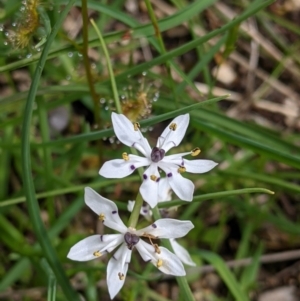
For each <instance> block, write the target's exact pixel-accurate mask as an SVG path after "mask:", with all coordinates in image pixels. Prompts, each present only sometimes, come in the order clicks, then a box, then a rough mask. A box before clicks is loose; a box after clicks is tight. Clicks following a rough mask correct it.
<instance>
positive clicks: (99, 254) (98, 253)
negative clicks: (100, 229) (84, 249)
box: [93, 251, 102, 257]
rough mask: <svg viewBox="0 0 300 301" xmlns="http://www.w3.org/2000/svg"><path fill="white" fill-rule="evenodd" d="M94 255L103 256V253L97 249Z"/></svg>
mask: <svg viewBox="0 0 300 301" xmlns="http://www.w3.org/2000/svg"><path fill="white" fill-rule="evenodd" d="M93 255H94V256H96V257H100V256H102V254H101V253H100V252H99V251H95V252H94V253H93Z"/></svg>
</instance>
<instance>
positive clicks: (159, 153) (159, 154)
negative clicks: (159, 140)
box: [151, 146, 165, 163]
mask: <svg viewBox="0 0 300 301" xmlns="http://www.w3.org/2000/svg"><path fill="white" fill-rule="evenodd" d="M164 156H165V151H164V150H163V149H162V148H158V147H156V146H154V147H153V149H152V152H151V160H152V162H155V163H156V162H159V161H160V160H162V159H163V158H164Z"/></svg>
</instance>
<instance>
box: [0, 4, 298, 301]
mask: <svg viewBox="0 0 300 301" xmlns="http://www.w3.org/2000/svg"><path fill="white" fill-rule="evenodd" d="M8 2H9V3H7V4H5V5H4V8H3V9H1V10H0V23H1V28H2V24H3V26H4V31H3V33H4V32H6V30H7V32H8V33H9V36H10V35H11V34H12V33H11V31H8V29H12V28H13V26H12V23H13V22H14V20H17V18H18V16H20V14H21V15H22V12H20V11H19V9H20V7H19V6H18V3H17V2H18V1H8ZM124 3H125V1H121V0H118V1H113V3H112V4H110V3H108V1H88V2H87V6H88V9H89V10H90V11H92V12H93V14H92V17H93V19H94V21H95V26H96V28H97V30H95V28H94V27H93V26H92V25H91V23H90V22H89V20H88V19H87V18H84V19H83V20H84V22H85V24H84V25H85V26H87V27H88V40H87V42H84V39H82V36H81V34H80V28H79V34H77V35H76V36H75V37H73V38H70V37H69V36H68V33H67V32H66V31H65V30H64V27H63V26H67V25H68V23H66V20H67V17H68V18H71V19H72V18H73V19H72V20H73V21H74V14H75V15H76V14H80V12H81V10H80V8H81V2H80V1H75V0H74V1H53V2H51V4H50V2H49V3H47V1H46V3H45V4H43V5H42V7H39V10H40V11H38V13H39V14H40V17H41V19H40V22H39V26H40V28H39V29H38V30H37V32H35V36H34V39H33V40H32V41H31V42H30V43H29V46H28V47H27V48H25V49H23V50H22V49H16V48H14V47H13V46H12V45H11V44H8V45H6V44H7V36H6V35H5V34H3V35H1V36H0V83H1V86H0V89H3V90H2V91H1V90H0V94H1V93H3V96H1V99H0V120H1V123H0V166H1V168H0V183H1V189H0V231H1V233H2V234H1V255H0V259H1V260H0V279H1V280H0V299H1V300H2V298H3V300H11V299H12V298H13V294H14V293H21V294H23V295H22V297H24V300H35V298H34V296H33V295H31V294H30V289H33V288H35V289H36V290H37V291H38V292H39V293H40V298H41V299H40V300H49V301H50V300H51V301H52V300H72V301H73V300H74V301H75V300H80V295H83V296H84V297H85V298H86V300H91V301H92V300H100V299H101V300H109V299H108V298H109V297H108V292H107V288H106V284H103V283H104V280H105V279H106V278H105V277H106V276H105V271H106V265H107V259H103V260H98V261H93V262H88V263H84V264H83V263H79V262H73V261H70V260H68V259H67V258H66V255H67V253H68V251H69V249H70V247H71V246H73V245H74V244H75V243H76V242H78V241H79V240H80V239H82V238H84V237H86V236H88V235H90V233H91V232H93V231H98V230H99V224H98V226H97V217H96V216H95V215H93V213H92V212H89V210H88V208H86V206H85V204H84V201H83V191H84V187H86V186H89V187H93V188H94V189H96V190H97V191H98V192H99V193H100V194H101V195H104V196H105V197H107V198H109V199H112V200H114V201H116V203H117V205H118V207H119V209H120V215H121V217H122V218H123V220H124V221H127V220H128V218H129V216H130V214H129V212H127V201H128V200H134V199H136V197H137V193H138V189H139V185H140V183H141V180H140V177H139V176H138V174H137V173H134V174H133V175H132V176H129V177H127V178H124V179H111V180H110V179H105V178H103V177H100V176H99V175H98V171H99V168H100V167H101V165H102V164H103V162H104V161H106V160H110V159H116V158H121V155H122V153H123V152H131V150H130V149H129V148H128V147H126V146H123V145H121V144H119V143H117V142H116V140H115V139H112V140H111V137H113V129H112V128H111V121H110V113H111V111H118V112H120V111H123V112H126V111H128V108H129V107H130V108H131V111H130V112H131V113H135V112H136V111H137V110H141V109H143V106H144V104H145V102H146V103H147V105H148V106H149V111H151V114H146V115H147V116H146V118H144V119H140V120H139V123H140V125H141V127H142V128H148V131H147V132H145V133H144V135H145V136H146V137H147V138H149V141H150V144H151V145H154V143H155V141H156V139H157V137H158V136H159V134H160V132H161V131H162V130H163V128H164V126H165V124H166V121H167V120H169V119H171V118H174V117H176V116H178V115H180V114H184V113H189V114H190V117H191V121H190V124H189V127H188V130H187V134H186V136H185V137H184V139H183V141H182V143H181V144H180V146H178V147H177V149H176V150H175V149H174V152H175V151H176V152H177V151H178V152H185V151H190V150H191V149H193V148H194V147H199V148H200V149H201V154H200V155H199V158H201V159H210V160H214V161H216V162H218V163H219V165H218V167H216V168H215V169H214V170H212V171H210V172H209V173H206V174H203V175H194V174H193V175H192V174H186V175H185V176H186V177H188V178H190V179H191V180H192V181H193V182H194V183H195V187H196V188H195V193H194V200H193V202H191V203H187V202H183V201H180V200H177V199H176V196H173V200H172V201H171V202H165V203H161V204H160V205H159V207H160V208H167V207H173V206H178V209H177V211H176V213H175V217H176V218H178V219H182V220H191V221H192V222H193V223H194V225H195V228H194V229H193V230H192V231H191V232H190V233H189V234H188V236H187V237H185V238H182V239H181V242H182V244H183V245H184V246H186V247H187V248H188V250H189V252H190V254H191V256H192V258H193V260H194V261H195V262H196V263H197V264H198V266H201V265H202V264H203V263H204V262H205V263H209V264H210V265H212V267H213V268H214V269H215V271H216V273H217V274H218V275H219V279H220V283H221V285H220V287H219V289H216V290H211V291H210V292H209V294H210V295H209V298H211V300H238V301H244V300H245V301H246V300H250V297H249V296H250V295H251V294H252V293H253V292H259V291H260V289H261V287H259V285H258V282H257V279H258V274H259V272H260V269H261V266H260V261H259V259H260V256H261V255H263V254H264V255H265V254H268V253H271V252H272V248H271V247H270V245H271V242H269V241H268V240H265V241H264V239H263V238H264V236H263V234H262V233H264V231H266V232H267V234H268V235H269V236H272V235H275V236H276V235H279V234H280V235H282V236H280V237H284V238H285V240H284V242H283V243H282V244H281V245H280V246H277V248H278V251H284V250H290V249H294V248H297V245H299V243H300V241H299V238H298V236H299V233H300V226H299V218H298V216H299V214H298V213H299V209H300V208H299V205H298V203H299V197H300V188H299V178H300V174H299V171H298V170H299V167H300V155H299V151H298V149H299V128H298V127H297V122H294V123H293V122H290V123H288V122H287V117H286V119H284V118H283V117H282V118H281V119H280V121H279V122H278V124H277V121H274V118H275V117H276V116H275V117H274V114H273V115H272V114H271V113H270V112H271V111H270V112H268V114H267V113H266V114H264V112H261V111H259V110H256V107H255V105H256V103H255V101H257V100H255V101H254V100H253V101H252V100H251V95H250V96H249V95H246V92H245V86H244V84H243V83H244V82H245V81H246V78H247V72H246V71H245V70H243V68H242V67H241V66H237V67H236V65H234V66H235V67H236V70H235V71H236V73H237V74H239V76H240V77H242V76H243V77H242V78H238V79H236V84H232V86H228V87H227V86H226V85H223V86H222V84H220V82H219V81H218V80H217V79H216V78H215V77H214V75H213V73H212V69H213V67H214V66H216V65H218V62H219V63H220V61H222V60H223V61H224V62H229V63H232V62H233V61H232V58H231V56H230V54H231V53H232V52H234V51H236V52H239V53H240V54H243V55H245V56H246V57H247V58H248V57H249V55H250V54H251V53H250V54H249V53H248V50H249V49H250V50H251V47H250V44H251V41H252V40H251V37H249V36H248V35H247V34H246V33H242V31H241V29H240V25H241V24H242V22H244V21H246V20H249V19H250V20H252V21H253V20H256V21H257V26H258V30H260V31H261V32H262V33H264V34H265V33H266V32H268V31H270V30H271V31H272V29H273V28H277V26H281V27H280V28H284V29H285V30H287V31H289V32H290V36H288V37H290V39H287V38H286V36H284V34H283V33H280V36H277V37H276V36H275V35H271V34H270V35H267V38H268V40H269V42H270V43H271V44H272V46H273V47H279V49H280V51H282V53H283V54H284V56H285V59H286V58H288V59H291V60H293V63H294V71H290V70H289V68H287V67H286V65H285V61H286V60H285V61H276V60H275V63H274V58H271V56H270V54H269V53H268V52H265V51H264V50H263V47H262V48H261V49H262V50H261V52H260V54H259V58H260V61H259V65H258V67H257V68H261V69H264V71H265V72H267V73H268V74H269V75H270V76H271V77H272V78H276V79H277V80H279V81H280V82H281V83H282V84H284V85H288V84H287V83H286V78H287V75H291V74H290V73H289V72H294V73H292V75H291V78H292V80H291V81H292V84H291V85H290V87H291V89H292V87H295V86H297V84H299V82H297V78H295V74H296V73H297V72H298V70H299V69H300V66H299V61H298V59H297V57H296V55H295V53H296V52H295V51H296V50H297V49H298V48H297V47H298V44H297V41H296V39H294V40H293V37H294V36H293V35H295V36H298V35H299V27H298V26H297V25H296V24H295V23H294V22H292V21H291V20H288V19H287V18H286V17H285V16H280V15H279V14H277V13H276V12H274V10H273V11H272V10H270V9H269V5H270V4H271V3H272V1H258V0H257V1H251V2H249V3H248V4H247V5H246V3H245V7H242V6H240V7H238V6H235V5H234V3H231V4H230V6H229V7H230V8H232V9H233V10H234V11H235V12H238V14H237V16H236V17H235V18H234V19H228V18H226V17H225V16H223V15H222V14H221V12H220V11H219V10H218V6H217V5H216V3H218V1H216V0H204V1H193V2H189V3H188V2H185V1H183V0H176V1H175V0H174V1H171V2H170V3H166V4H167V7H168V8H169V10H171V11H172V12H174V13H173V14H169V15H168V14H167V13H166V11H164V10H163V8H162V10H161V11H160V8H159V7H156V6H155V5H154V4H153V3H152V2H150V1H145V3H143V5H145V8H147V9H145V10H142V8H141V7H140V8H139V10H140V11H139V14H141V15H142V16H143V17H144V21H143V22H141V20H140V19H139V18H135V17H133V15H132V14H131V13H129V12H128V11H127V10H126V9H125V6H124ZM62 4H64V5H62ZM61 5H62V6H61ZM70 10H71V11H72V12H71V13H70ZM82 11H85V10H82ZM157 11H160V12H161V14H158V15H157V14H156V12H157ZM23 13H26V10H25V12H23ZM158 16H159V17H158ZM213 16H214V17H213ZM214 18H215V19H214ZM71 19H69V22H71ZM252 21H251V22H252ZM86 22H88V23H86ZM215 22H216V23H215ZM74 24H77V23H76V22H75V23H74ZM182 24H184V28H185V29H184V38H183V39H181V38H178V39H176V38H172V37H171V38H170V30H175V31H176V28H177V26H179V25H182ZM49 26H50V27H51V30H50V29H49ZM74 26H75V25H74ZM74 26H73V27H74ZM76 26H78V24H77V25H76ZM73 27H72V26H71V27H70V28H71V29H72V28H73ZM14 28H15V30H17V31H18V30H19V29H18V27H14ZM120 28H121V29H120ZM199 28H201V29H203V30H204V31H205V32H206V33H204V34H201V35H199V31H198V30H199ZM291 37H292V38H291ZM39 38H45V43H44V44H43V45H42V46H41V47H40V48H41V49H40V51H37V50H34V49H32V46H34V45H35V44H36V43H37V41H39ZM282 41H285V42H282ZM252 42H253V41H252ZM34 43H35V44H34ZM245 45H246V46H245ZM87 48H88V49H93V52H92V55H93V57H92V58H88V57H87V60H85V61H84V60H83V57H84V56H85V55H87V54H86V52H85V49H87ZM149 51H150V53H151V56H150V57H149V58H148V57H147V59H146V58H145V57H144V55H147V52H148V53H149ZM250 52H251V51H250ZM28 54H30V55H28ZM26 56H28V58H26ZM189 56H191V57H192V60H193V62H192V64H191V66H188V62H186V58H188V57H189ZM136 57H138V60H137V61H135V59H136ZM89 63H91V64H89ZM232 64H233V63H232ZM235 64H236V63H235ZM219 67H220V66H219ZM87 68H90V72H91V76H92V77H91V78H90V81H89V82H88V79H87V77H86V73H85V71H86V70H87ZM108 70H109V72H108ZM197 81H201V82H203V83H205V84H206V85H207V87H208V90H209V93H208V94H207V95H204V94H203V93H202V91H198V89H197V86H196V84H195V82H197ZM26 83H27V84H26ZM261 84H262V85H263V88H264V89H262V90H263V91H262V93H263V95H262V96H261V98H262V99H260V100H259V101H263V100H264V99H267V100H269V101H271V102H272V101H274V103H276V102H277V103H279V104H280V105H282V106H283V105H284V101H285V100H284V101H281V100H282V99H285V98H284V96H283V95H280V97H281V98H280V99H279V98H276V97H275V96H274V95H275V94H276V93H277V91H275V92H276V93H275V92H274V91H273V90H271V88H270V87H269V86H268V84H267V83H264V82H263V81H259V80H258V79H257V86H255V88H259V86H260V85H261ZM220 86H222V87H224V89H227V91H228V93H225V94H224V95H222V96H218V97H217V96H215V95H214V93H213V90H214V88H215V87H220ZM24 87H25V88H24ZM91 87H93V89H94V91H93V92H91ZM268 91H272V92H273V94H272V93H268ZM230 92H238V93H241V94H242V95H244V96H245V102H246V101H249V102H250V106H249V107H248V109H247V112H243V111H242V110H241V111H240V112H242V113H243V114H245V115H246V116H247V118H243V114H242V113H241V115H235V116H233V117H232V115H231V114H230V111H231V108H232V107H235V106H236V108H238V105H237V104H235V103H233V102H231V101H230V95H229V94H230ZM294 93H295V94H296V95H298V94H297V91H296V90H295V91H294ZM158 94H159V97H158V96H157V95H158ZM276 95H277V94H276ZM123 96H126V97H127V100H128V102H127V103H124V101H122V98H123ZM95 97H96V102H95ZM272 97H274V98H272ZM297 97H298V96H297ZM154 98H155V99H154ZM156 98H158V99H157V100H156ZM98 99H99V103H97V101H98ZM103 99H105V101H102V100H103ZM110 100H111V101H110ZM251 101H252V102H251ZM292 101H294V102H295V103H297V101H296V100H292ZM95 104H96V105H95ZM61 107H63V108H64V109H65V110H66V112H67V115H66V116H67V117H66V118H67V119H68V120H67V121H68V122H67V127H66V128H65V129H64V130H63V131H57V132H56V133H54V132H53V125H52V124H50V123H49V116H50V114H54V113H53V112H54V110H60V108H61ZM137 108H138V109H137ZM260 114H261V115H260ZM279 114H280V112H279ZM257 115H259V116H260V117H261V118H262V119H263V118H265V119H264V120H267V121H268V122H269V123H265V125H262V124H259V123H258V122H257V120H262V119H257V118H254V117H256V116H257ZM96 121H97V125H96V126H95V123H96ZM267 125H268V126H267ZM149 129H150V130H149ZM172 151H173V150H172ZM158 214H159V213H158V210H156V212H155V214H154V215H155V216H156V218H158V217H159V215H158ZM232 222H234V225H236V227H237V228H230V225H231V224H232ZM146 225H147V222H146V221H144V220H142V219H140V222H139V224H138V226H137V227H138V228H140V227H143V226H146ZM101 231H106V233H108V231H109V230H108V229H105V230H103V229H101ZM236 233H238V238H236ZM269 236H267V237H269ZM232 240H234V246H232V245H230V241H232ZM166 246H167V247H170V246H169V245H168V244H166ZM204 249H205V250H204ZM132 257H133V258H132V262H131V264H130V267H129V272H128V275H127V280H126V283H125V285H124V287H123V289H122V290H121V292H120V293H119V294H118V299H117V300H143V301H144V300H145V301H146V300H162V301H166V300H171V299H172V298H171V296H169V297H165V296H163V295H162V294H161V293H160V291H159V283H160V282H163V281H164V279H163V278H162V279H161V278H160V277H161V275H160V274H158V273H157V269H155V268H154V267H152V265H150V264H146V263H143V262H142V261H140V258H139V257H138V256H136V252H134V254H133V256H132ZM247 257H252V258H253V263H252V264H251V265H249V266H246V267H239V268H233V269H230V268H229V267H228V266H227V265H226V262H225V261H226V260H225V259H223V258H227V259H230V260H234V259H241V258H247ZM186 270H187V276H186V277H182V278H181V277H178V278H177V283H176V278H175V277H171V281H170V282H166V283H168V285H169V286H171V285H174V286H175V285H178V286H179V287H180V289H179V290H180V294H179V295H178V300H194V298H195V297H194V293H195V283H196V282H197V281H198V280H199V277H200V272H199V268H198V269H197V268H196V269H190V268H187V269H186ZM200 271H201V269H200ZM202 276H203V277H205V275H202ZM75 279H76V280H77V281H75ZM224 288H225V289H224ZM5 298H6V299H5Z"/></svg>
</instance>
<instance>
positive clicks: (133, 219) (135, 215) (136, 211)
mask: <svg viewBox="0 0 300 301" xmlns="http://www.w3.org/2000/svg"><path fill="white" fill-rule="evenodd" d="M142 205H143V198H142V196H141V194H140V193H138V195H137V197H136V199H135V204H134V207H133V210H132V212H131V215H130V217H129V220H128V227H132V228H136V225H137V222H138V220H139V216H140V212H141V208H142Z"/></svg>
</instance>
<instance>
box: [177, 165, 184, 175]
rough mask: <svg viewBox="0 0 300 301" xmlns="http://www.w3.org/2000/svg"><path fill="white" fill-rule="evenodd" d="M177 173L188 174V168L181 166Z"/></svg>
mask: <svg viewBox="0 0 300 301" xmlns="http://www.w3.org/2000/svg"><path fill="white" fill-rule="evenodd" d="M177 171H178V172H179V173H183V172H186V168H185V167H184V166H179V167H178V169H177Z"/></svg>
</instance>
